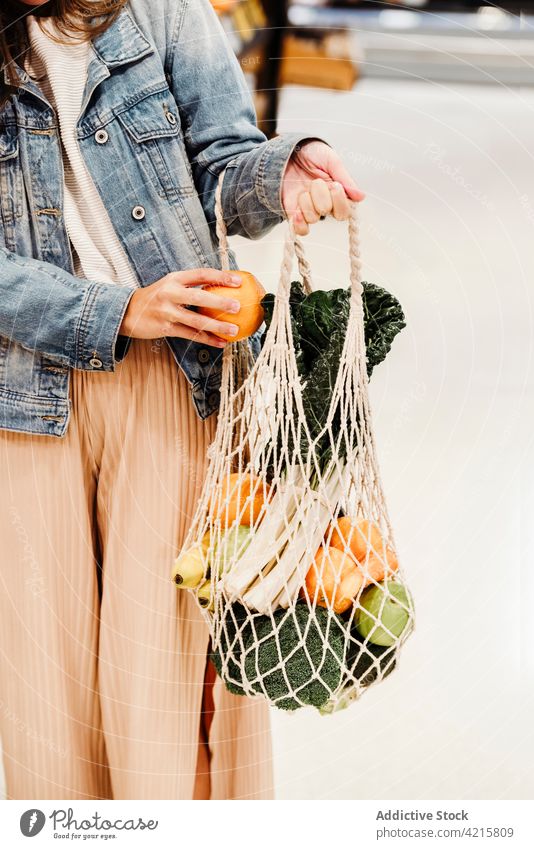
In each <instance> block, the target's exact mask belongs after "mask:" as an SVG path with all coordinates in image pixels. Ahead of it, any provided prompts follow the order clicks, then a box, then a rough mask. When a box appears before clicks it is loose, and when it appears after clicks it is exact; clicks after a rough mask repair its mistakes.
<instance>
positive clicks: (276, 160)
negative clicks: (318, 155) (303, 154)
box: [256, 133, 312, 218]
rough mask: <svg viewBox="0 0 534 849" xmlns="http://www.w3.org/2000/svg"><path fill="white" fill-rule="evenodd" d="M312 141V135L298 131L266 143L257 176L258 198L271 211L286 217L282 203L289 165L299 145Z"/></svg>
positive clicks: (280, 216)
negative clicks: (284, 181) (305, 134)
mask: <svg viewBox="0 0 534 849" xmlns="http://www.w3.org/2000/svg"><path fill="white" fill-rule="evenodd" d="M309 141H312V138H311V137H310V136H300V135H298V134H297V133H288V134H287V135H283V136H277V137H276V138H274V139H271V140H270V141H269V142H267V144H266V145H265V148H264V150H263V153H262V155H261V158H260V161H259V165H258V173H257V178H256V191H257V193H258V198H259V200H260V201H261V203H262V204H263V206H265V207H266V208H267V209H268V210H269V211H270V212H272V213H274V215H276V216H278V217H279V218H285V210H284V207H283V205H282V183H283V179H284V174H285V172H286V168H287V165H288V163H289V160H290V159H291V157H292V155H293V154H294V153H295V151H296V150H298V148H299V146H300V145H302V144H305V143H306V142H309Z"/></svg>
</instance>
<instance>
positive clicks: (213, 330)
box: [169, 307, 239, 344]
mask: <svg viewBox="0 0 534 849" xmlns="http://www.w3.org/2000/svg"><path fill="white" fill-rule="evenodd" d="M169 320H171V321H172V322H173V323H178V324H180V325H184V326H186V327H189V328H190V329H191V330H194V331H197V332H200V333H208V334H211V335H212V336H213V337H216V338H217V339H218V341H219V342H221V341H222V342H223V344H225V342H226V340H224V339H221V336H222V334H224V335H225V336H236V335H237V333H238V331H239V327H238V326H237V324H231V323H230V322H227V321H219V320H218V319H216V318H210V317H209V316H206V315H202V314H201V313H199V312H195V311H194V310H188V309H186V308H185V307H178V308H177V309H176V310H174V311H173V312H172V313H170V314H169Z"/></svg>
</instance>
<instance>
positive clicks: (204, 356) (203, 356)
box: [197, 348, 210, 365]
mask: <svg viewBox="0 0 534 849" xmlns="http://www.w3.org/2000/svg"><path fill="white" fill-rule="evenodd" d="M197 356H198V361H199V363H202V365H205V363H208V362H209V359H210V352H209V351H208V349H207V348H200V349H199V351H198V354H197Z"/></svg>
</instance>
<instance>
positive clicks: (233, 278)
mask: <svg viewBox="0 0 534 849" xmlns="http://www.w3.org/2000/svg"><path fill="white" fill-rule="evenodd" d="M230 280H231V281H232V283H239V284H241V282H242V281H241V277H239V275H237V274H232V275H231V276H230Z"/></svg>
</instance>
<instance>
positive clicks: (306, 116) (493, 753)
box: [234, 81, 534, 799]
mask: <svg viewBox="0 0 534 849" xmlns="http://www.w3.org/2000/svg"><path fill="white" fill-rule="evenodd" d="M280 130H284V131H285V130H296V131H303V132H309V133H311V134H313V135H320V136H323V137H325V138H326V139H327V140H329V141H330V142H331V143H332V144H333V145H334V146H335V147H337V148H338V149H339V150H340V151H341V152H342V153H343V155H344V156H345V159H346V161H347V162H348V164H349V166H350V168H351V171H352V172H353V174H354V175H355V176H356V177H357V179H358V180H359V183H360V185H361V187H362V188H363V189H364V190H366V191H367V193H368V199H367V200H366V201H365V204H364V205H363V207H362V219H363V258H364V266H365V275H364V276H365V277H366V278H367V279H369V280H370V281H372V282H375V283H378V284H383V285H386V286H388V287H391V289H392V291H393V292H395V294H396V295H397V296H398V297H399V298H400V300H401V302H402V303H403V305H404V307H405V311H406V314H407V319H408V328H407V330H405V331H404V332H403V334H402V337H401V338H399V339H398V340H397V341H396V342H395V345H394V349H393V352H392V354H391V355H390V359H389V360H388V362H387V363H386V364H384V365H382V366H381V367H380V368H379V369H378V370H377V371H376V372H375V375H374V376H373V381H372V399H373V402H374V413H375V425H376V428H377V436H378V446H379V452H380V458H381V465H382V470H383V475H384V479H385V485H386V492H387V494H388V496H389V505H390V511H391V514H392V518H393V521H394V524H395V527H396V533H397V541H398V544H399V549H400V553H401V556H402V559H403V564H404V568H405V570H406V573H407V577H408V579H409V581H410V583H411V587H412V590H413V592H414V595H415V600H416V604H417V608H418V626H417V630H416V632H415V634H414V635H413V637H412V638H411V639H410V641H409V642H408V643H407V645H406V646H405V649H404V654H403V657H402V662H401V664H400V667H399V669H398V670H397V671H396V672H395V673H394V674H393V675H392V676H391V678H390V679H388V680H387V681H386V682H384V683H383V684H381V685H379V686H378V687H377V688H376V690H374V689H371V691H369V692H368V693H367V694H366V695H365V696H364V698H363V699H362V700H361V701H360V702H359V703H357V704H356V705H354V706H353V707H352V708H351V709H349V710H347V711H345V712H343V713H341V714H338V715H336V716H334V717H328V718H321V717H319V716H315V715H314V714H313V713H308V712H301V713H297V714H295V715H292V716H287V715H284V714H283V713H281V712H275V713H274V715H273V722H274V739H275V754H276V775H277V788H278V796H279V798H281V799H301V798H317V799H322V798H335V799H340V798H359V799H369V798H370V799H374V798H399V799H432V798H474V799H482V798H490V799H492V798H506V799H508V798H532V795H533V793H534V774H533V766H532V764H533V763H534V737H533V723H532V715H533V707H534V696H533V689H534V685H533V680H534V663H533V646H534V635H533V627H532V613H531V611H532V608H533V605H534V590H533V579H532V571H531V570H532V564H533V557H532V546H531V544H530V542H531V540H530V537H531V531H530V527H531V524H532V517H533V515H534V509H531V508H534V492H533V489H534V487H533V480H534V451H532V446H531V445H530V446H529V443H530V441H531V439H532V437H531V434H532V432H533V430H534V392H533V390H534V385H533V384H534V371H533V368H532V355H533V341H532V340H533V332H532V331H533V327H534V322H533V302H534V299H533V294H534V250H533V249H534V169H533V165H534V162H533V156H532V151H533V148H534V144H533V143H534V94H533V93H532V92H528V93H527V92H520V91H518V90H506V89H504V88H497V87H495V88H491V87H461V86H459V87H457V88H451V87H450V86H444V85H437V84H433V85H432V84H429V83H424V82H414V83H394V82H391V81H364V82H363V83H361V84H360V85H358V86H357V88H356V89H355V91H354V92H352V93H348V94H345V93H332V92H324V93H321V92H319V93H318V92H317V91H316V90H307V89H288V90H286V92H285V93H284V96H283V101H282V117H281V122H280ZM282 238H283V229H282V228H277V229H276V231H275V232H274V233H273V234H271V235H270V236H269V237H268V239H267V240H266V241H265V242H262V243H261V245H258V244H257V243H247V242H246V241H245V240H242V239H235V240H234V245H235V247H236V248H237V250H238V253H239V257H240V264H241V267H242V268H250V270H253V271H254V272H255V273H256V274H257V275H258V276H259V277H260V279H263V280H264V281H265V283H266V285H267V286H269V288H273V287H275V286H276V281H277V273H278V264H279V261H280V255H281V240H282ZM307 244H308V245H309V252H310V256H311V258H312V261H313V268H314V270H315V279H316V283H317V285H319V286H322V287H325V288H329V287H334V286H345V285H347V284H348V274H347V260H346V234H345V230H344V228H343V226H342V225H340V224H336V223H334V222H325V223H323V224H321V225H318V226H317V227H316V228H315V230H314V231H313V235H312V236H311V237H310V238H308V240H307Z"/></svg>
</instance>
